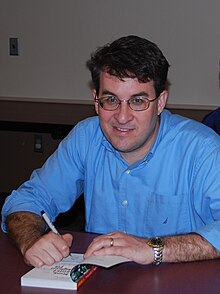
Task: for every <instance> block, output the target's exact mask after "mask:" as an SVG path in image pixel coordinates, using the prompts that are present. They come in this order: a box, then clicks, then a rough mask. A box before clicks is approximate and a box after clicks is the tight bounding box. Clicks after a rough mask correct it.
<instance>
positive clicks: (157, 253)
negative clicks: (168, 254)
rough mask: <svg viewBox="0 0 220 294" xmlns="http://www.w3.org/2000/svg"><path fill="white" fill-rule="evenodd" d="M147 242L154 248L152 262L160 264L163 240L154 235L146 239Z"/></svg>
mask: <svg viewBox="0 0 220 294" xmlns="http://www.w3.org/2000/svg"><path fill="white" fill-rule="evenodd" d="M147 244H148V245H149V246H150V247H151V248H152V249H153V250H154V261H153V264H155V265H160V264H161V262H162V259H163V248H164V243H163V240H162V239H161V238H158V237H155V238H152V239H150V240H148V242H147Z"/></svg>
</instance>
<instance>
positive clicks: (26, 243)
mask: <svg viewBox="0 0 220 294" xmlns="http://www.w3.org/2000/svg"><path fill="white" fill-rule="evenodd" d="M6 227H7V232H8V235H9V237H10V238H11V239H12V240H13V241H14V242H15V244H16V245H17V247H18V248H19V249H20V251H21V253H22V254H23V255H24V253H25V252H26V250H27V249H28V248H30V247H31V246H32V244H33V243H35V242H36V240H37V239H39V238H40V237H41V236H42V235H43V234H44V232H45V222H44V221H43V219H42V218H41V217H40V216H38V215H36V214H34V213H30V212H16V213H12V214H10V215H9V216H8V217H7V219H6Z"/></svg>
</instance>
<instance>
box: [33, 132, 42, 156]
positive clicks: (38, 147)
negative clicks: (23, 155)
mask: <svg viewBox="0 0 220 294" xmlns="http://www.w3.org/2000/svg"><path fill="white" fill-rule="evenodd" d="M34 152H39V153H43V139H42V136H41V135H35V136H34Z"/></svg>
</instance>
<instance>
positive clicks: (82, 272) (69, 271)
mask: <svg viewBox="0 0 220 294" xmlns="http://www.w3.org/2000/svg"><path fill="white" fill-rule="evenodd" d="M127 261H130V260H128V259H126V258H124V257H121V256H91V257H89V258H87V259H83V254H78V253H71V254H70V255H69V256H68V257H66V258H63V259H62V260H61V261H60V262H56V263H54V264H53V265H52V266H46V265H44V266H42V267H41V268H34V269H32V270H30V271H29V272H28V273H26V274H25V275H23V276H22V277H21V286H29V287H41V288H52V289H66V290H77V289H78V288H79V287H80V286H81V285H82V284H83V283H84V282H85V281H86V280H87V279H88V278H89V277H90V276H91V275H92V274H93V273H94V272H95V271H96V270H97V267H98V266H101V267H106V268H109V267H111V266H114V265H116V264H119V263H122V262H127ZM86 265H87V266H86ZM88 265H90V266H88ZM73 269H74V271H73Z"/></svg>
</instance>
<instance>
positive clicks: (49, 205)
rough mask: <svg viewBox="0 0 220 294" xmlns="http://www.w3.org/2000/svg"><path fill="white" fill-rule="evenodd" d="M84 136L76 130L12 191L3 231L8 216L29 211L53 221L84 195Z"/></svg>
mask: <svg viewBox="0 0 220 294" xmlns="http://www.w3.org/2000/svg"><path fill="white" fill-rule="evenodd" d="M84 141H85V134H84V132H83V131H82V128H81V127H80V126H76V127H75V128H74V129H73V130H72V131H71V132H70V133H69V135H68V136H67V137H66V138H65V139H64V140H63V141H62V142H61V143H60V144H59V146H58V148H57V150H56V151H55V152H54V153H53V154H52V155H51V156H50V157H49V159H48V160H47V161H46V163H45V164H44V165H43V166H42V168H40V169H37V170H35V171H34V172H33V173H32V175H31V177H30V179H29V180H28V181H26V182H25V183H24V184H23V185H21V186H20V187H19V188H18V190H16V191H13V192H12V194H11V195H10V196H9V197H8V198H7V199H6V202H5V204H4V206H3V209H2V229H3V231H4V232H5V231H6V227H5V219H6V217H7V215H9V214H11V213H13V212H18V211H30V212H33V213H36V214H39V215H40V212H41V211H42V210H45V211H46V212H47V214H48V216H49V217H50V218H51V220H52V221H54V220H55V218H56V216H57V215H58V214H59V213H61V212H65V211H67V210H69V209H70V208H71V207H72V205H73V204H74V202H75V200H76V199H77V198H78V197H79V196H80V195H81V194H82V192H83V182H84V163H83V162H84V159H83V154H84V153H85V150H84V149H85V145H86V144H84Z"/></svg>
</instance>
